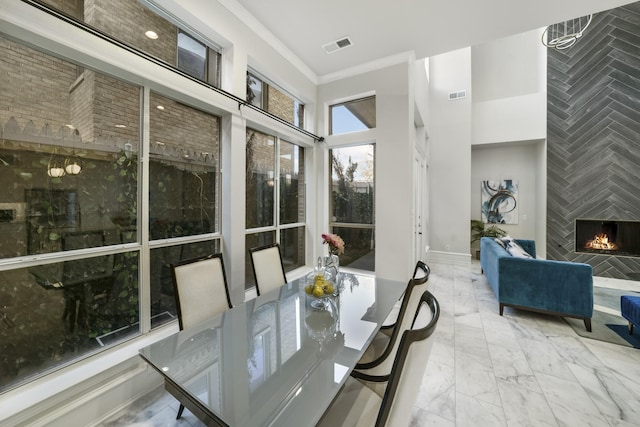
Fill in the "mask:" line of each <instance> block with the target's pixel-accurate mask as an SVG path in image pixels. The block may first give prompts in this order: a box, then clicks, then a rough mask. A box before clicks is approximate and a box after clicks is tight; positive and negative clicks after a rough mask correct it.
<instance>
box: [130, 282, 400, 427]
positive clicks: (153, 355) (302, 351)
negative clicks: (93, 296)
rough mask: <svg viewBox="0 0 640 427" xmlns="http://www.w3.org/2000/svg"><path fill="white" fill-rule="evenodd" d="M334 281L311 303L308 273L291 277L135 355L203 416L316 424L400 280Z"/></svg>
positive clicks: (244, 426) (215, 420)
mask: <svg viewBox="0 0 640 427" xmlns="http://www.w3.org/2000/svg"><path fill="white" fill-rule="evenodd" d="M337 282H338V283H337V288H338V290H339V293H338V295H336V296H330V297H328V298H326V300H324V301H323V302H324V303H325V304H313V306H312V305H311V302H312V300H313V297H311V296H309V295H307V294H306V293H305V290H304V287H305V285H306V284H307V280H306V278H301V279H298V280H294V281H292V282H290V283H287V284H286V285H284V286H283V287H282V288H280V289H279V290H274V291H272V292H270V293H266V294H262V295H261V296H259V297H258V298H255V299H252V300H250V301H247V302H245V303H243V304H240V305H238V306H236V307H234V308H232V309H230V310H228V311H226V312H224V313H222V314H221V315H218V316H216V317H213V318H211V319H208V320H207V321H205V322H202V323H201V324H199V325H196V326H194V327H191V328H187V329H185V330H182V331H180V332H178V333H176V334H174V335H171V336H169V337H167V338H164V339H163V340H161V341H158V342H156V343H154V344H152V345H150V346H148V347H145V348H142V349H141V350H140V356H142V358H144V360H146V361H147V362H148V363H149V364H150V365H151V366H153V367H154V368H155V369H156V370H157V371H158V372H159V373H160V374H161V375H162V376H163V378H164V381H165V388H166V390H167V391H168V392H169V393H171V394H172V395H173V396H174V397H176V399H177V400H178V401H180V403H182V404H183V405H184V406H185V407H186V408H187V409H189V410H190V411H191V412H193V413H194V414H195V415H196V416H197V417H198V418H199V419H200V420H202V421H203V422H204V423H205V424H207V425H211V426H232V427H253V426H279V427H284V426H296V427H301V426H314V425H316V423H317V422H318V421H319V420H320V418H321V417H322V415H323V413H324V411H325V410H326V409H327V407H328V406H329V405H330V403H331V402H332V400H333V399H334V397H335V396H336V395H337V393H338V391H339V390H340V388H341V386H342V385H343V384H344V382H345V381H346V379H347V377H348V376H349V373H350V372H351V370H352V369H353V368H354V366H355V365H356V363H357V362H358V360H359V359H360V357H361V356H362V354H363V353H364V351H365V349H366V348H367V346H368V345H369V343H370V342H371V340H372V339H373V337H374V336H375V334H376V332H377V331H378V330H379V328H380V326H381V325H382V322H383V321H384V320H385V318H386V317H387V316H388V314H389V313H390V312H391V309H392V308H393V306H394V304H395V303H396V301H398V299H399V298H400V296H401V295H402V292H403V291H404V289H405V287H406V283H402V282H399V281H393V280H385V279H380V278H376V277H375V276H373V275H370V274H363V273H360V272H355V271H354V272H348V271H341V272H340V274H339V276H338V280H337ZM317 306H319V307H320V308H315V307H317Z"/></svg>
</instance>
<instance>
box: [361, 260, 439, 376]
mask: <svg viewBox="0 0 640 427" xmlns="http://www.w3.org/2000/svg"><path fill="white" fill-rule="evenodd" d="M416 270H417V271H416V272H414V274H415V277H416V278H415V279H413V278H412V279H411V280H409V283H408V284H407V288H406V289H405V291H404V294H403V296H402V299H401V303H400V309H399V310H398V315H397V317H396V319H395V322H394V323H393V324H392V326H391V327H390V328H387V329H386V330H383V329H381V330H380V331H379V332H378V333H377V334H376V335H375V337H374V338H373V340H372V341H371V344H369V346H368V347H367V349H366V350H365V352H364V354H363V356H362V357H361V358H360V361H359V362H358V363H357V364H356V366H355V370H356V371H361V372H363V373H368V374H369V375H389V373H390V372H391V365H392V364H393V359H394V357H395V355H396V351H397V349H398V346H399V344H400V338H401V336H402V332H404V331H405V330H407V329H408V328H409V327H410V325H411V322H412V320H413V319H412V318H411V314H412V313H414V312H415V310H416V308H417V306H418V303H419V301H420V296H421V295H422V293H423V292H424V291H426V290H427V286H428V279H429V274H428V272H429V268H428V267H427V266H426V264H424V263H422V262H419V265H418V266H417V267H416ZM421 272H422V273H424V274H421Z"/></svg>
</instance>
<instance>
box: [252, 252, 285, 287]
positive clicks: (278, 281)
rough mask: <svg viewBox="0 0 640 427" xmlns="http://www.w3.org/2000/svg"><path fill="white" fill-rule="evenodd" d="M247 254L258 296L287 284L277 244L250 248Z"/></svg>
mask: <svg viewBox="0 0 640 427" xmlns="http://www.w3.org/2000/svg"><path fill="white" fill-rule="evenodd" d="M249 254H250V255H251V266H252V268H253V277H254V278H255V280H256V292H257V293H258V296H260V294H262V293H265V292H269V291H270V290H272V289H276V288H279V287H281V286H282V285H284V284H286V283H287V276H286V274H285V272H284V264H283V263H282V255H281V253H280V245H279V244H277V243H272V244H270V245H265V246H260V247H257V248H251V249H249Z"/></svg>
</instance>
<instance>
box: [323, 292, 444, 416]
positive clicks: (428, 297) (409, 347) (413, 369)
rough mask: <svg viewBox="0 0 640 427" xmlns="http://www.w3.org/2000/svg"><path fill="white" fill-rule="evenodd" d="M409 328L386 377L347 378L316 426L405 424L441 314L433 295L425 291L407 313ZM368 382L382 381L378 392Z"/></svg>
mask: <svg viewBox="0 0 640 427" xmlns="http://www.w3.org/2000/svg"><path fill="white" fill-rule="evenodd" d="M409 317H411V318H412V319H414V320H413V322H412V326H411V328H409V329H407V330H405V331H404V332H403V333H402V336H401V338H400V345H399V347H398V351H397V353H396V356H395V358H394V360H393V367H392V369H391V373H390V374H389V376H388V379H387V380H380V378H372V377H368V376H366V375H363V376H359V377H358V379H356V378H353V377H349V378H348V379H347V381H346V383H345V385H344V387H343V388H342V389H341V390H340V392H339V393H338V395H337V396H336V398H335V399H334V400H333V402H332V403H331V405H330V406H329V408H328V409H327V411H326V412H325V414H324V416H323V418H322V419H321V420H320V423H319V424H318V426H320V427H325V426H326V427H329V426H331V427H337V426H341V427H365V426H366V427H383V426H384V427H408V426H409V423H410V421H411V414H412V412H413V411H412V408H413V405H414V403H415V401H416V397H417V396H418V392H419V391H420V385H421V383H422V379H423V377H424V372H425V369H426V366H427V361H428V358H429V354H430V353H431V347H432V345H433V339H430V337H431V335H432V334H433V332H434V331H435V329H436V325H437V323H438V318H439V317H440V306H439V304H438V301H437V300H436V298H435V297H434V296H433V295H432V294H431V293H430V292H429V291H424V292H423V293H422V295H421V296H420V298H419V303H418V308H417V310H416V311H415V312H413V313H411V314H410V316H409ZM370 381H374V382H378V381H381V382H382V384H383V385H384V391H383V393H382V394H379V393H377V392H376V391H375V388H373V387H370V386H369V384H370Z"/></svg>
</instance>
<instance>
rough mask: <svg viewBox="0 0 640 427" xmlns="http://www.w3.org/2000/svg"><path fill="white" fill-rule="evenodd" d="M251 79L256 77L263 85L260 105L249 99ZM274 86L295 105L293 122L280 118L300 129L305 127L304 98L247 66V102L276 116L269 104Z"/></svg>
mask: <svg viewBox="0 0 640 427" xmlns="http://www.w3.org/2000/svg"><path fill="white" fill-rule="evenodd" d="M249 79H255V80H256V81H257V82H259V83H260V84H261V86H262V90H261V93H260V105H256V104H254V103H253V102H252V101H249V100H248V99H247V98H248V96H249ZM270 88H273V89H275V90H277V91H279V92H281V93H282V94H284V95H286V96H287V97H289V98H290V99H291V100H292V101H293V106H294V111H293V122H291V123H290V122H288V121H287V120H285V119H282V118H280V117H278V118H280V120H283V121H285V122H287V123H290V124H291V125H292V126H294V127H297V128H299V129H304V123H305V120H304V117H305V111H306V109H305V107H306V104H305V103H304V102H302V100H300V99H299V98H297V97H296V96H294V95H293V94H291V92H289V91H287V90H285V89H283V88H282V87H281V86H279V85H277V84H275V83H273V82H272V81H271V80H269V79H268V78H266V77H264V76H263V75H262V74H260V73H258V72H257V71H255V70H254V69H252V68H247V94H246V96H245V99H247V102H248V103H249V104H251V105H252V106H254V107H255V108H259V109H261V110H263V111H266V112H267V113H269V115H272V116H275V114H274V113H273V112H271V111H269V110H268V108H265V106H266V107H268V105H269V89H270ZM276 117H277V116H276Z"/></svg>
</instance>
